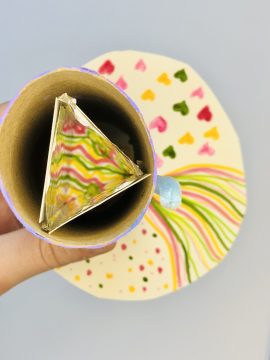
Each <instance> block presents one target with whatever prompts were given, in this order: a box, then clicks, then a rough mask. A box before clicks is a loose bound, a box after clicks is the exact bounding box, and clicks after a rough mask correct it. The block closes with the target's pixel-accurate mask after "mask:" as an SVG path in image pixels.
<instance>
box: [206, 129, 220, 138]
mask: <svg viewBox="0 0 270 360" xmlns="http://www.w3.org/2000/svg"><path fill="white" fill-rule="evenodd" d="M204 137H206V138H211V139H213V140H218V139H219V138H220V135H219V132H218V129H217V128H216V127H213V128H212V129H210V130H208V131H206V132H205V133H204Z"/></svg>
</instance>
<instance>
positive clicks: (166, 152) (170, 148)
mask: <svg viewBox="0 0 270 360" xmlns="http://www.w3.org/2000/svg"><path fill="white" fill-rule="evenodd" d="M162 154H163V155H164V156H169V157H170V158H171V159H174V158H175V157H176V153H175V151H174V148H173V146H172V145H169V146H168V147H167V148H166V149H165V150H163V152H162Z"/></svg>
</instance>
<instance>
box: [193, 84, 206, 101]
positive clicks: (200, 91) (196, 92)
mask: <svg viewBox="0 0 270 360" xmlns="http://www.w3.org/2000/svg"><path fill="white" fill-rule="evenodd" d="M190 96H191V97H195V96H198V98H200V99H202V98H203V97H204V92H203V89H202V88H201V87H200V88H198V89H196V90H194V91H192V93H191V95H190Z"/></svg>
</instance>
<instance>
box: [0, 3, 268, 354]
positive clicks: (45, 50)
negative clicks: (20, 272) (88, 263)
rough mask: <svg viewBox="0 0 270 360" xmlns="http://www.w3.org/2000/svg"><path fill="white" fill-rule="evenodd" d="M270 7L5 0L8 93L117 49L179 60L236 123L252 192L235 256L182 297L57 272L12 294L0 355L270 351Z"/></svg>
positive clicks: (2, 82) (4, 95)
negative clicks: (114, 292) (110, 296)
mask: <svg viewBox="0 0 270 360" xmlns="http://www.w3.org/2000/svg"><path fill="white" fill-rule="evenodd" d="M269 14H270V3H269V1H268V0H257V1H255V0H223V1H221V0H198V1H196V0H190V1H186V0H185V1H182V0H175V1H172V0H167V1H161V0H156V1H151V0H148V1H147V0H145V1H143V0H137V1H129V0H123V1H122V0H121V1H119V0H118V1H117V0H115V1H112V0H108V1H105V0H98V1H91V0H88V1H83V0H77V1H75V0H74V1H69V0H65V1H62V0H61V1H59V0H58V1H56V0H55V1H46V0H43V1H42V2H41V1H37V0H35V1H34V0H33V1H29V0H28V1H27V0H25V1H12V0H9V1H3V0H0V41H1V43H0V101H5V100H8V99H10V98H11V97H12V96H13V95H14V94H15V93H16V92H17V90H18V89H19V88H20V87H21V86H22V85H23V84H24V83H25V82H27V81H28V80H29V79H31V78H33V77H34V76H35V75H37V74H39V73H41V72H43V71H45V70H49V69H54V68H57V67H60V66H64V65H74V66H76V65H81V64H84V63H86V62H87V61H88V60H90V59H91V58H94V57H96V56H98V55H100V54H102V53H104V52H107V51H111V50H118V49H119V50H120V49H134V50H142V51H148V52H155V53H160V54H164V55H167V56H171V57H174V58H177V59H179V60H182V61H185V62H187V63H189V64H190V65H191V66H192V67H193V68H194V69H195V70H197V71H198V72H199V74H200V75H201V76H202V77H203V78H204V79H205V80H206V81H207V82H208V84H209V85H210V87H211V88H212V89H213V90H214V92H215V93H216V94H217V96H218V98H219V99H220V101H221V103H222V104H223V106H224V108H225V110H226V112H227V113H228V115H229V116H230V117H231V119H232V120H233V123H234V126H235V128H236V130H237V131H238V133H239V136H240V138H241V140H242V147H243V154H244V161H245V167H246V172H247V179H248V190H249V208H248V213H247V216H246V219H245V222H244V224H243V227H242V230H241V234H240V237H239V239H238V240H237V242H236V244H235V246H234V247H233V249H232V251H231V253H230V254H229V256H228V257H227V258H226V259H225V261H224V262H223V263H222V264H221V265H220V266H219V267H218V268H217V269H216V270H214V271H212V272H211V273H210V274H208V275H207V276H205V277H204V278H202V279H201V280H200V281H198V282H197V283H195V284H193V285H192V286H190V287H189V288H187V289H184V290H183V291H180V292H178V293H175V294H174V295H171V296H167V297H165V298H161V299H159V300H155V301H150V302H141V303H126V302H113V301H105V300H98V299H95V298H92V297H90V296H89V295H87V294H86V293H83V292H82V291H80V290H78V289H77V288H75V287H73V286H71V285H70V284H68V283H66V282H65V281H64V280H63V279H61V278H60V277H58V276H57V275H56V274H55V273H54V272H51V273H47V274H44V275H42V276H39V277H36V278H34V279H31V280H29V281H27V282H25V283H24V284H21V285H20V286H18V287H17V288H15V289H13V290H12V291H10V292H9V293H8V294H6V295H5V296H2V297H1V298H0V359H1V360H13V359H27V360H32V359H33V360H36V359H38V360H45V359H46V360H48V359H49V360H59V359H60V360H62V359H63V360H69V359H70V360H71V359H78V360H81V359H82V360H86V359H95V360H99V359H108V360H110V359H120V360H121V359H128V360H133V359H134V360H135V359H136V360H137V359H143V360H147V359H154V360H159V359H162V360H163V359H185V360H197V359H200V360H223V359H224V360H225V359H226V360H228V359H229V360H266V359H267V360H268V359H270V356H269V353H270V236H269V231H268V229H269V223H270V210H269V202H270V171H269V166H270V164H269V162H270V160H269V158H270V139H269V134H270V111H269V104H270V83H269V78H270V43H269V41H270V21H269ZM3 150H4V149H1V148H0V151H3Z"/></svg>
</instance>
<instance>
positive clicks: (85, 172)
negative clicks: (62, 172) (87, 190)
mask: <svg viewBox="0 0 270 360" xmlns="http://www.w3.org/2000/svg"><path fill="white" fill-rule="evenodd" d="M74 162H76V164H74ZM62 166H67V163H66V162H65V160H64V159H61V160H60V162H59V163H58V164H57V165H53V166H52V168H51V169H52V172H57V171H59V169H61V167H62ZM69 166H70V163H69ZM71 168H73V169H74V170H77V171H78V172H79V173H80V174H81V175H84V177H85V178H86V179H90V178H92V177H94V176H97V177H98V179H99V180H102V181H104V182H105V181H110V182H112V180H113V179H115V181H116V184H118V181H117V180H118V179H122V178H123V177H122V176H121V175H119V174H104V172H102V171H101V170H86V169H85V168H84V167H83V166H82V165H81V164H80V163H79V162H78V160H77V159H76V158H73V159H72V166H71ZM74 176H75V177H76V175H74ZM79 181H80V180H79ZM112 185H113V183H112Z"/></svg>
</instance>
